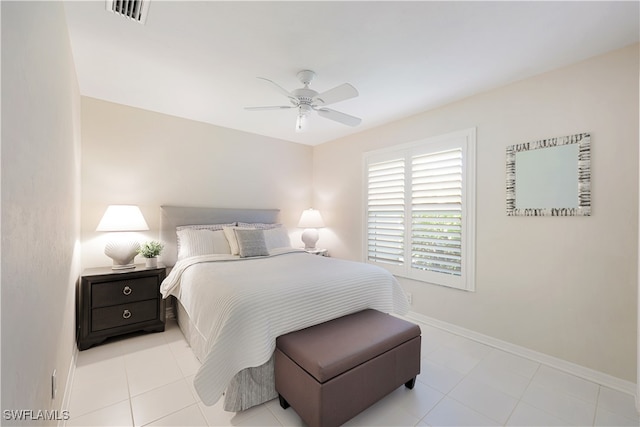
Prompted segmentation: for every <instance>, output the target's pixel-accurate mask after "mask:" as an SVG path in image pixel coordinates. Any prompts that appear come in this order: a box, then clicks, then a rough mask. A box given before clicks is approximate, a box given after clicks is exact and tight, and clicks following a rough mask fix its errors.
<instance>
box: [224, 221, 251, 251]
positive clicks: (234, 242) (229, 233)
mask: <svg viewBox="0 0 640 427" xmlns="http://www.w3.org/2000/svg"><path fill="white" fill-rule="evenodd" d="M234 229H238V230H255V228H248V227H223V228H222V231H223V232H224V236H225V237H226V238H227V243H229V248H230V249H231V254H232V255H240V247H239V246H238V239H237V238H236V233H235V231H233V230H234Z"/></svg>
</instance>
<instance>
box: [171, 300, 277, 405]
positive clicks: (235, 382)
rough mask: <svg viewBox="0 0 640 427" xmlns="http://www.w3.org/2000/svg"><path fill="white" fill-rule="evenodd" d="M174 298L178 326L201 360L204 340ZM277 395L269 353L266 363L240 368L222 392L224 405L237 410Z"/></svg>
mask: <svg viewBox="0 0 640 427" xmlns="http://www.w3.org/2000/svg"><path fill="white" fill-rule="evenodd" d="M174 301H175V307H176V310H175V313H176V319H177V321H178V325H179V326H180V330H182V333H183V334H184V337H185V339H186V340H187V342H188V343H189V345H190V346H191V349H192V350H193V354H194V355H195V356H196V357H197V358H198V360H199V361H200V362H201V363H202V361H203V360H204V359H205V356H206V354H205V343H206V340H205V338H204V337H203V336H202V335H201V334H200V331H198V329H197V328H196V327H195V326H194V325H193V324H192V323H191V319H190V318H189V315H188V314H187V312H186V311H185V309H184V307H183V306H182V304H181V303H180V301H178V300H174ZM276 397H278V393H277V392H276V388H275V373H274V357H273V355H272V356H271V359H269V361H268V362H266V363H265V364H263V365H260V366H257V367H255V368H247V369H243V370H242V371H240V372H238V373H237V374H236V375H235V376H234V377H233V379H232V380H231V382H230V383H229V384H228V385H227V389H226V390H225V392H224V406H223V409H224V410H225V411H228V412H240V411H244V410H245V409H249V408H251V407H252V406H256V405H260V404H262V403H264V402H268V401H269V400H272V399H275V398H276Z"/></svg>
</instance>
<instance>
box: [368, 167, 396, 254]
mask: <svg viewBox="0 0 640 427" xmlns="http://www.w3.org/2000/svg"><path fill="white" fill-rule="evenodd" d="M404 180H405V161H404V159H402V158H400V159H392V160H389V161H384V162H379V163H372V164H370V165H369V166H368V170H367V259H368V260H369V261H374V262H380V263H383V264H390V265H402V264H403V263H404V236H405V232H404V211H405V202H404V200H405V193H404V187H405V181H404Z"/></svg>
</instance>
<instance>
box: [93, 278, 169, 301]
mask: <svg viewBox="0 0 640 427" xmlns="http://www.w3.org/2000/svg"><path fill="white" fill-rule="evenodd" d="M152 298H158V278H157V277H141V278H137V279H129V280H116V281H113V282H105V283H94V284H93V285H92V286H91V306H92V307H93V308H96V307H107V306H110V305H117V304H127V303H132V302H136V301H144V300H148V299H152Z"/></svg>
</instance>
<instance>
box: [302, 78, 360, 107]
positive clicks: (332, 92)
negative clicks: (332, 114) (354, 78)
mask: <svg viewBox="0 0 640 427" xmlns="http://www.w3.org/2000/svg"><path fill="white" fill-rule="evenodd" d="M356 96H358V91H357V90H356V88H355V87H353V86H351V85H350V84H349V83H343V84H341V85H340V86H336V87H334V88H333V89H329V90H328V91H326V92H322V93H319V94H317V95H316V96H314V97H313V100H314V101H315V102H318V103H319V104H320V105H329V104H334V103H336V102H340V101H344V100H346V99H350V98H355V97H356Z"/></svg>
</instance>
